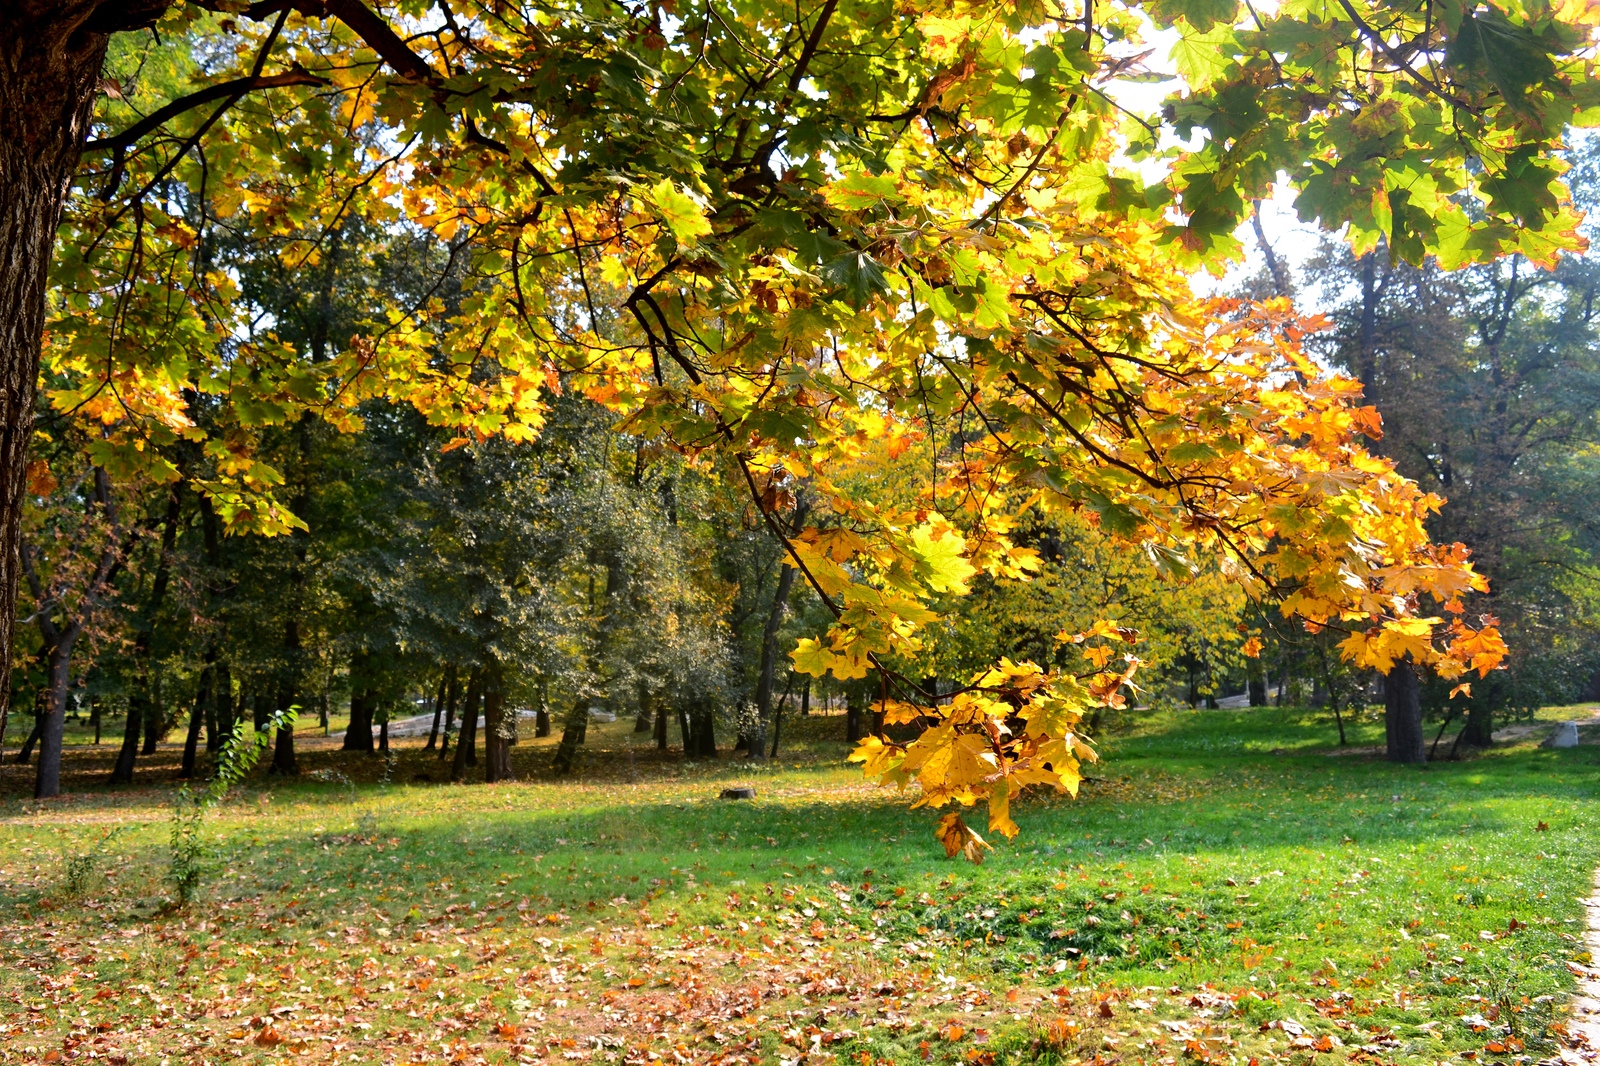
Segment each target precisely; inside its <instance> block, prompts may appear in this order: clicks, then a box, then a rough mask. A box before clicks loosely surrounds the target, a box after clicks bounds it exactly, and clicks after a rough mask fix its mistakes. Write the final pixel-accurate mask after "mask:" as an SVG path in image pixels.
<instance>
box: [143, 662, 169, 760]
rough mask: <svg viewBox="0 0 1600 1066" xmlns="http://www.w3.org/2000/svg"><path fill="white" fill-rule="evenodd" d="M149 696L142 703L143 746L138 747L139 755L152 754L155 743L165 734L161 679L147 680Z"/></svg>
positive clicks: (154, 751)
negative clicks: (143, 703)
mask: <svg viewBox="0 0 1600 1066" xmlns="http://www.w3.org/2000/svg"><path fill="white" fill-rule="evenodd" d="M149 686H150V697H149V698H148V699H146V700H145V705H144V747H142V748H140V749H139V754H140V755H154V754H155V753H156V745H157V744H159V743H161V739H162V737H164V736H165V735H166V732H167V730H166V724H167V723H166V710H165V709H164V707H163V705H162V703H161V681H160V679H159V678H157V679H155V680H154V681H152V682H149Z"/></svg>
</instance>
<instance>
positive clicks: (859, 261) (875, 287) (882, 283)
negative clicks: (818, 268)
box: [822, 252, 889, 310]
mask: <svg viewBox="0 0 1600 1066" xmlns="http://www.w3.org/2000/svg"><path fill="white" fill-rule="evenodd" d="M822 279H823V280H824V281H826V282H828V283H829V284H831V285H837V286H838V287H839V288H841V289H843V290H844V298H845V301H846V302H847V303H849V304H850V306H851V307H854V308H855V309H857V310H860V309H861V308H863V307H865V306H866V305H867V304H868V303H870V302H871V301H872V297H873V296H874V295H875V294H877V293H880V292H888V291H889V279H888V277H887V276H885V274H884V272H883V267H881V266H879V265H878V262H877V260H875V259H873V258H872V256H870V255H868V254H867V253H866V252H846V253H845V254H844V255H841V256H839V257H838V258H837V259H830V260H828V261H827V262H826V263H823V264H822Z"/></svg>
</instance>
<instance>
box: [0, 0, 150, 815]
mask: <svg viewBox="0 0 1600 1066" xmlns="http://www.w3.org/2000/svg"><path fill="white" fill-rule="evenodd" d="M169 2H170V0H155V2H152V0H123V2H122V3H97V2H94V0H7V2H6V3H5V4H3V5H0V664H4V668H3V669H0V713H3V711H4V708H6V707H7V706H9V703H10V695H11V670H10V663H11V647H12V638H13V636H14V627H15V625H16V602H17V581H18V579H19V577H20V575H21V567H22V563H21V554H20V548H21V536H22V508H23V501H24V500H25V498H26V495H25V492H26V483H27V465H28V444H29V441H30V440H31V438H32V436H33V415H34V390H35V388H36V386H37V384H38V378H39V353H40V346H41V343H42V340H43V336H44V320H45V288H46V284H47V278H48V275H49V271H50V263H51V259H52V254H51V253H52V249H53V246H54V244H55V235H56V226H57V225H58V224H59V223H60V221H61V209H62V207H63V205H64V204H65V203H66V199H67V192H68V189H69V188H70V186H71V181H72V175H73V172H74V171H75V170H76V169H77V165H78V153H79V152H80V151H81V149H82V147H83V142H84V137H85V135H86V134H87V132H88V128H89V119H90V116H91V114H92V113H93V109H94V99H95V91H96V86H97V85H98V84H99V81H100V69H101V66H102V65H103V63H104V61H105V54H106V43H107V41H108V40H109V35H110V34H111V33H112V32H115V31H117V30H124V29H132V28H134V27H137V26H146V25H150V24H151V23H153V22H154V21H155V19H156V18H157V17H158V16H159V15H160V13H161V12H162V11H163V10H165V9H166V7H167V6H168V3H169ZM57 758H58V756H57ZM42 765H43V760H42V761H41V766H42ZM56 766H57V769H59V762H58V761H57V763H56ZM52 772H55V771H52ZM50 794H51V795H54V792H51V793H50Z"/></svg>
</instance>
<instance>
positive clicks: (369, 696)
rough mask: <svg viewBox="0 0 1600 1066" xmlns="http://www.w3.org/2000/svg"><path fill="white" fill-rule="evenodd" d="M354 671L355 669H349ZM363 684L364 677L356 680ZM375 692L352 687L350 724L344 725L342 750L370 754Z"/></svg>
mask: <svg viewBox="0 0 1600 1066" xmlns="http://www.w3.org/2000/svg"><path fill="white" fill-rule="evenodd" d="M351 672H352V673H354V672H355V671H351ZM357 683H358V684H360V685H363V686H364V685H365V683H366V682H365V679H362V680H360V681H358V682H357ZM376 696H377V694H376V693H375V692H373V691H372V690H371V689H369V688H365V687H362V688H360V689H352V691H351V694H350V724H349V725H348V726H346V727H345V731H344V744H343V746H342V748H341V750H343V751H359V752H361V753H363V754H365V755H371V754H372V705H373V703H374V702H376Z"/></svg>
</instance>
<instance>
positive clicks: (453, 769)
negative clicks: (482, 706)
mask: <svg viewBox="0 0 1600 1066" xmlns="http://www.w3.org/2000/svg"><path fill="white" fill-rule="evenodd" d="M482 690H483V671H482V670H481V669H479V668H478V667H473V669H472V674H471V676H470V677H468V678H467V699H466V702H465V704H464V705H463V706H462V708H461V733H460V735H459V736H457V737H456V757H455V761H454V762H453V763H451V764H450V780H452V781H456V782H461V781H465V780H466V779H467V764H468V763H469V762H475V761H476V760H475V759H474V758H473V757H472V756H473V748H474V747H475V746H476V743H477V737H476V736H474V734H475V733H476V732H477V727H478V696H479V695H480V694H481V692H482Z"/></svg>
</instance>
